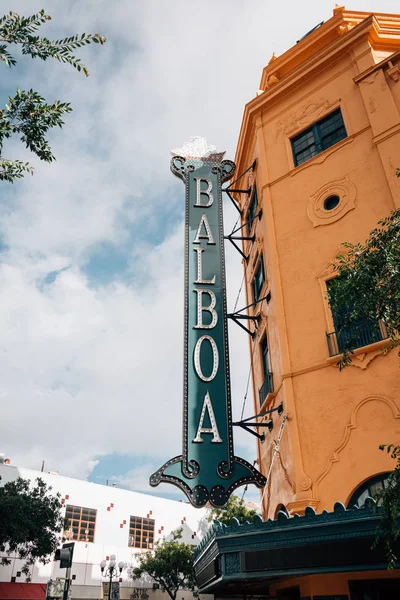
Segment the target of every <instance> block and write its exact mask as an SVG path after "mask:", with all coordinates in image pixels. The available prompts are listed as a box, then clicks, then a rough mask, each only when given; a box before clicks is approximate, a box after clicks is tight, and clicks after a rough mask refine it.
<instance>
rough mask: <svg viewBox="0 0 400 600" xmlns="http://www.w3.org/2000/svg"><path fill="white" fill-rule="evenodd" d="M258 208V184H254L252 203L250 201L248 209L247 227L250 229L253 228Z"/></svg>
mask: <svg viewBox="0 0 400 600" xmlns="http://www.w3.org/2000/svg"><path fill="white" fill-rule="evenodd" d="M257 209H258V194H257V187H256V185H254V187H253V192H252V194H251V199H250V203H249V208H248V210H247V228H248V230H249V233H250V231H251V230H252V228H253V223H254V221H255V218H254V217H255V216H256V214H257V212H258V211H257Z"/></svg>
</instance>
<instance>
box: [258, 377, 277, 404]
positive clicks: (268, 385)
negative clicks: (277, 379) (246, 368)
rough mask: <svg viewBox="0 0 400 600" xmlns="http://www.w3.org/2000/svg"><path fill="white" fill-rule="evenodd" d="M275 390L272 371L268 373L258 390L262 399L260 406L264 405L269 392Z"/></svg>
mask: <svg viewBox="0 0 400 600" xmlns="http://www.w3.org/2000/svg"><path fill="white" fill-rule="evenodd" d="M273 391H274V386H273V383H272V373H267V375H266V377H265V379H264V383H263V384H262V386H261V387H260V389H259V390H258V398H259V401H260V406H261V405H262V403H263V402H264V400H265V398H266V397H267V394H269V393H270V392H273Z"/></svg>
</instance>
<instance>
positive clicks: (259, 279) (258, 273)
mask: <svg viewBox="0 0 400 600" xmlns="http://www.w3.org/2000/svg"><path fill="white" fill-rule="evenodd" d="M264 284H265V265H264V258H263V255H262V254H260V257H259V259H258V261H257V267H256V269H255V271H254V277H253V282H252V286H253V298H254V302H258V300H259V299H260V297H261V291H262V289H263V287H264Z"/></svg>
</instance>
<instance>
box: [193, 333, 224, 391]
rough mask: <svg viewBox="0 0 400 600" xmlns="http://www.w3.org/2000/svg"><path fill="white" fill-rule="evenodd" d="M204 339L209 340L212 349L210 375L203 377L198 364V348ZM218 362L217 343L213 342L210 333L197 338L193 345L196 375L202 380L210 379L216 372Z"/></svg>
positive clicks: (199, 348)
mask: <svg viewBox="0 0 400 600" xmlns="http://www.w3.org/2000/svg"><path fill="white" fill-rule="evenodd" d="M204 340H208V341H209V342H210V344H211V348H212V351H213V368H212V371H211V375H210V376H209V377H205V376H204V375H203V371H202V370H201V365H200V350H201V345H202V343H203V342H204ZM218 364H219V354H218V348H217V344H216V343H215V340H213V338H212V337H211V336H210V335H202V336H201V338H199V339H198V340H197V342H196V345H195V347H194V368H195V369H196V373H197V375H198V376H199V377H200V379H201V380H202V381H212V380H213V379H214V377H215V376H216V374H217V371H218Z"/></svg>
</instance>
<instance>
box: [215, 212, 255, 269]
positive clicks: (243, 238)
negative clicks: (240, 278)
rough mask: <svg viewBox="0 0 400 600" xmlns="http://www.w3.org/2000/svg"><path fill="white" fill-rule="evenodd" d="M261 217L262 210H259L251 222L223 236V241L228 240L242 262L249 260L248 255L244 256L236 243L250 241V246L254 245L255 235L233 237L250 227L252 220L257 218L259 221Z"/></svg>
mask: <svg viewBox="0 0 400 600" xmlns="http://www.w3.org/2000/svg"><path fill="white" fill-rule="evenodd" d="M261 215H262V209H261V208H260V210H259V211H258V213H257V214H256V215H254V217H253V218H252V220H251V221H246V223H244V224H243V225H241V226H240V227H237V229H234V230H233V231H231V233H230V234H229V235H225V236H224V239H225V240H229V241H230V243H231V244H232V246H233V247H234V248H235V249H236V250H237V251H238V252H239V254H241V255H242V256H243V258H244V260H245V261H246V262H248V260H249V258H250V253H249V254H245V253H244V252H243V250H242V249H241V248H240V246H238V245H237V243H236V242H237V241H238V242H240V241H246V240H247V241H250V242H251V243H252V244H253V243H254V240H255V239H256V234H255V233H253V235H234V234H235V233H237V232H238V231H240V230H241V229H243V228H244V227H247V226H250V227H251V223H252V222H253V221H254V219H257V217H258V218H259V219H260V218H261Z"/></svg>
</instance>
